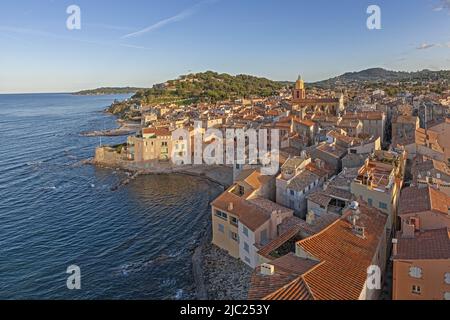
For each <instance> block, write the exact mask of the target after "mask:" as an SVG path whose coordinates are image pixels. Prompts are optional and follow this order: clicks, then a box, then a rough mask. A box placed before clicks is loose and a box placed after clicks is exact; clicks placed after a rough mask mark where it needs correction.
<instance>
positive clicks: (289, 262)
mask: <svg viewBox="0 0 450 320" xmlns="http://www.w3.org/2000/svg"><path fill="white" fill-rule="evenodd" d="M271 264H272V265H273V266H274V267H275V273H274V274H273V275H270V276H269V275H262V274H261V268H260V267H257V268H256V269H255V271H254V272H253V275H252V278H251V280H250V282H251V286H250V290H249V293H248V298H249V299H250V300H260V299H264V298H267V299H268V298H270V297H271V296H272V295H274V294H275V293H277V291H278V290H280V289H283V288H285V287H288V286H289V285H290V284H291V283H292V282H295V280H297V279H298V277H299V276H301V275H302V274H303V273H305V272H306V271H308V270H310V269H311V268H313V267H314V266H315V265H317V262H316V261H313V260H306V259H302V258H299V257H297V256H295V254H293V253H289V254H287V255H285V256H283V257H281V258H278V259H276V260H274V261H272V262H271ZM302 289H303V288H302ZM300 291H302V292H303V290H300ZM298 295H299V294H298V293H297V294H296V296H298ZM280 296H283V295H282V294H281V293H280ZM291 296H292V295H291ZM302 296H303V295H302ZM274 298H276V296H273V298H272V299H274Z"/></svg>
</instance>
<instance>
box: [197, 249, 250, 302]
mask: <svg viewBox="0 0 450 320" xmlns="http://www.w3.org/2000/svg"><path fill="white" fill-rule="evenodd" d="M201 265H202V270H203V276H204V285H205V287H206V290H207V297H208V299H210V300H246V299H247V294H248V289H249V286H250V278H251V275H252V272H253V269H251V268H250V267H249V266H247V265H246V264H245V263H243V262H242V261H240V260H237V259H234V258H233V257H231V256H229V255H228V254H227V253H226V252H225V251H223V250H221V249H219V248H218V247H216V246H215V245H213V244H212V243H211V241H208V242H207V244H205V245H204V246H203V248H202V261H201Z"/></svg>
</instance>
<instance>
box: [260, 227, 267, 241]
mask: <svg viewBox="0 0 450 320" xmlns="http://www.w3.org/2000/svg"><path fill="white" fill-rule="evenodd" d="M267 242H268V238H267V230H266V229H264V230H263V231H261V244H266V243H267Z"/></svg>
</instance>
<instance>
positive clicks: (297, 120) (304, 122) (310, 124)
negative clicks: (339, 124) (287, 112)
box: [293, 118, 315, 127]
mask: <svg viewBox="0 0 450 320" xmlns="http://www.w3.org/2000/svg"><path fill="white" fill-rule="evenodd" d="M293 121H294V122H295V123H298V124H300V125H302V126H305V127H314V126H315V123H314V121H311V120H302V119H300V118H294V119H293Z"/></svg>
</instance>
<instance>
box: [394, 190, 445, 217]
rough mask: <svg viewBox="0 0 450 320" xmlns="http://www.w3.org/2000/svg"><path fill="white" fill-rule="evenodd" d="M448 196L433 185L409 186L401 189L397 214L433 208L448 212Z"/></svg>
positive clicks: (437, 210) (436, 210)
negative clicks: (422, 186) (426, 186)
mask: <svg viewBox="0 0 450 320" xmlns="http://www.w3.org/2000/svg"><path fill="white" fill-rule="evenodd" d="M449 207H450V197H449V196H447V195H446V194H445V193H443V192H440V191H439V190H436V189H434V188H433V187H428V188H418V187H409V188H405V189H403V190H402V193H401V195H400V204H399V214H400V215H402V214H410V213H415V212H423V211H429V210H433V211H435V212H439V213H443V214H445V215H447V214H448V208H449Z"/></svg>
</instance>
